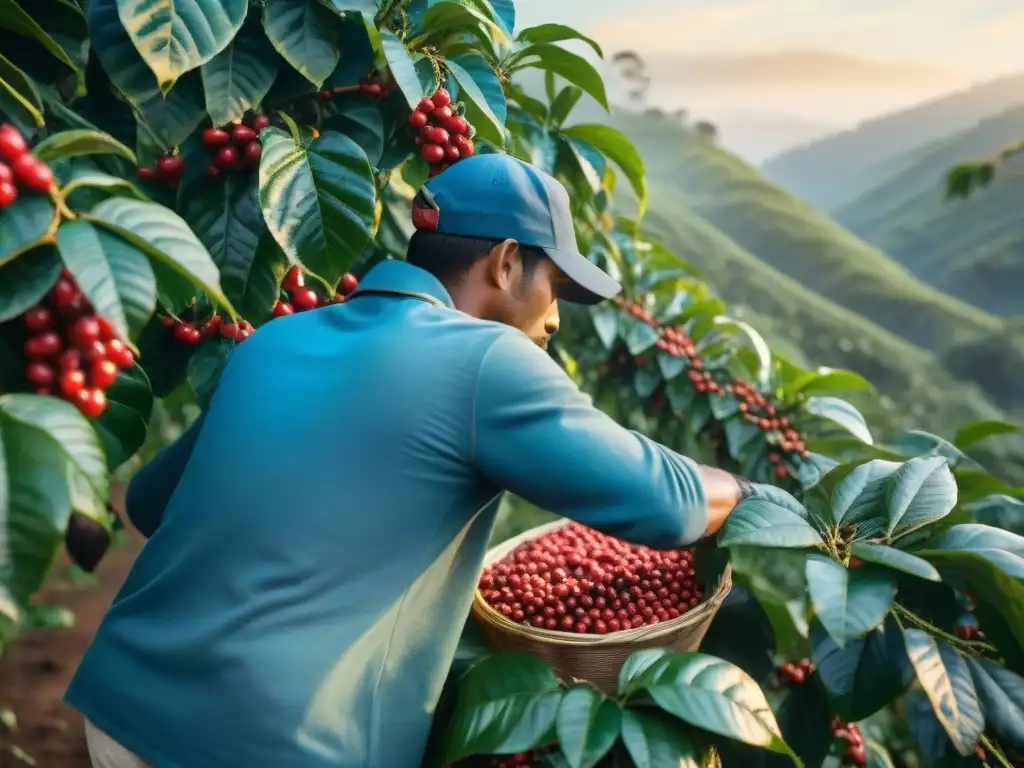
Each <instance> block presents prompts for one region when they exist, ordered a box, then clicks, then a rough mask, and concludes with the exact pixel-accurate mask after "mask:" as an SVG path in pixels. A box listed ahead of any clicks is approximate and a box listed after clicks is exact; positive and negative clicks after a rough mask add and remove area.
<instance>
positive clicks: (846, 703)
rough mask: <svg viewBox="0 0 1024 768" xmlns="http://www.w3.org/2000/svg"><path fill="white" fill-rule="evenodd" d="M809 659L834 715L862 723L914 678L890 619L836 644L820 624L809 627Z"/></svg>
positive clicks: (897, 628) (813, 622)
mask: <svg viewBox="0 0 1024 768" xmlns="http://www.w3.org/2000/svg"><path fill="white" fill-rule="evenodd" d="M810 640H811V658H812V660H813V661H814V665H815V666H816V667H817V669H818V677H819V679H820V680H821V682H822V685H823V686H824V687H825V691H826V692H827V693H828V696H829V699H830V700H831V702H832V706H833V707H834V708H835V711H836V713H837V714H838V715H839V716H840V717H842V718H843V719H844V720H848V721H857V720H863V719H864V718H866V717H869V716H870V715H873V714H874V713H875V712H877V711H878V710H880V709H881V708H882V707H884V706H885V705H886V704H889V703H890V702H891V701H893V700H894V699H895V698H896V697H898V696H899V695H901V694H902V693H903V691H905V690H906V688H907V686H908V685H909V684H910V681H911V679H912V678H913V671H912V669H911V667H910V665H909V662H908V661H907V656H906V651H905V649H904V647H903V637H902V635H901V633H900V630H899V627H898V626H897V625H896V622H895V621H893V620H892V619H889V620H887V621H886V622H885V623H884V624H883V625H882V626H880V627H878V628H877V629H874V630H872V631H871V632H870V633H869V634H868V635H867V637H864V638H861V639H858V640H852V641H850V642H849V643H847V644H846V645H845V646H844V647H840V646H839V645H837V644H836V642H835V640H833V639H832V637H831V636H830V635H829V634H828V632H827V631H826V630H825V628H824V627H823V626H822V625H821V622H819V621H812V622H811V628H810Z"/></svg>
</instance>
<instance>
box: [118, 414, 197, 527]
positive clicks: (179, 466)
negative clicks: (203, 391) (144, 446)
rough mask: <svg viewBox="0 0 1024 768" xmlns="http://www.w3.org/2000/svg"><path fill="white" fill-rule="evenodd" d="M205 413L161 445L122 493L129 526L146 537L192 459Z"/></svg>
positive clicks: (160, 516) (156, 525)
mask: <svg viewBox="0 0 1024 768" xmlns="http://www.w3.org/2000/svg"><path fill="white" fill-rule="evenodd" d="M205 420H206V414H205V413H204V414H202V415H200V417H199V418H198V419H196V420H195V421H194V422H193V423H192V426H190V427H189V428H188V429H187V430H185V432H184V433H183V434H182V435H181V437H179V438H178V439H177V440H175V441H174V442H173V443H171V444H170V445H168V446H167V447H166V448H164V449H163V450H162V451H160V453H158V454H157V455H156V457H154V459H153V460H152V461H150V462H149V463H148V464H146V465H145V466H143V467H142V469H140V470H139V471H138V472H136V473H135V476H134V477H133V478H132V480H131V482H130V483H129V484H128V491H127V493H126V494H125V500H124V506H125V511H126V512H127V513H128V519H129V520H131V521H132V525H134V526H135V527H136V528H138V530H139V532H140V533H141V534H142V535H143V536H145V537H146V538H147V539H148V538H149V537H151V536H152V535H153V534H154V533H155V532H156V529H157V528H159V527H160V523H161V521H163V518H164V511H165V510H166V509H167V504H168V502H170V500H171V496H173V495H174V491H175V489H176V488H177V487H178V481H179V480H181V475H182V473H183V472H184V471H185V467H186V466H187V465H188V462H189V459H190V458H192V448H193V447H194V446H195V444H196V439H197V438H198V437H199V432H200V430H201V429H202V426H203V422H204V421H205Z"/></svg>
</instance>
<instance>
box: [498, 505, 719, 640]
mask: <svg viewBox="0 0 1024 768" xmlns="http://www.w3.org/2000/svg"><path fill="white" fill-rule="evenodd" d="M479 588H480V593H481V595H482V596H483V599H484V600H485V601H486V602H487V603H488V604H489V605H491V606H492V607H493V608H494V609H495V610H497V611H499V612H500V613H501V614H502V615H503V616H505V617H507V618H509V619H511V620H512V621H514V622H517V623H520V624H526V625H529V626H533V627H537V628H540V629H549V630H555V631H561V632H575V633H578V634H597V635H605V634H608V633H610V632H619V631H622V630H626V629H636V628H637V627H642V626H645V625H647V626H650V625H654V624H658V623H660V622H663V621H669V620H671V619H676V618H679V617H680V616H682V615H683V614H684V613H686V612H687V611H688V610H689V609H691V608H694V607H696V606H697V605H699V604H700V602H701V601H702V600H703V597H704V596H703V592H702V591H701V588H700V585H699V584H698V583H697V579H696V571H695V570H694V565H693V553H692V552H690V551H689V550H675V551H669V552H662V551H658V550H653V549H650V548H648V547H643V546H638V545H634V544H628V543H626V542H624V541H621V540H619V539H616V538H614V537H612V536H607V535H605V534H603V533H599V532H598V531H595V530H593V529H591V528H587V527H586V526H583V525H580V524H579V523H570V524H569V525H567V526H565V527H564V528H560V529H559V530H557V531H552V532H551V533H547V534H545V535H543V536H541V537H539V538H537V539H534V540H533V541H530V542H527V543H525V544H522V545H520V546H519V547H517V548H516V549H515V550H513V551H512V552H511V553H509V554H508V555H507V556H506V557H504V558H503V559H502V560H499V561H498V562H496V563H494V564H492V565H490V566H488V567H487V568H486V569H484V573H483V575H482V576H481V578H480V583H479Z"/></svg>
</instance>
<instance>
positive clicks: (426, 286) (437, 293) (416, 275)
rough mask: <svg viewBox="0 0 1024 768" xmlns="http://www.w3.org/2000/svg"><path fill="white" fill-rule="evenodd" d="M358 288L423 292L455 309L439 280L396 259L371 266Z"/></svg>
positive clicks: (423, 270)
mask: <svg viewBox="0 0 1024 768" xmlns="http://www.w3.org/2000/svg"><path fill="white" fill-rule="evenodd" d="M359 288H360V289H363V290H375V291H387V290H392V291H410V292H412V293H425V294H427V295H428V296H433V297H434V298H435V299H437V300H438V301H440V302H443V303H444V304H445V306H447V307H449V308H451V309H455V302H453V301H452V297H451V295H450V294H449V293H448V291H447V289H446V288H445V287H444V285H442V284H441V281H440V280H438V279H437V278H436V277H434V276H433V275H432V274H430V273H429V272H427V271H426V270H425V269H420V268H419V267H414V266H413V265H412V264H409V263H407V262H404V261H399V260H397V259H388V260H387V261H382V262H380V263H379V264H377V265H376V266H375V267H373V268H372V269H371V270H370V271H369V272H367V273H366V274H365V275H364V276H363V279H362V280H360V281H359Z"/></svg>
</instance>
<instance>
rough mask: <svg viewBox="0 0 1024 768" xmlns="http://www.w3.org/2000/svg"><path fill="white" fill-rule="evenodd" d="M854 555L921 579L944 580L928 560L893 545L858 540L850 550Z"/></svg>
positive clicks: (867, 561)
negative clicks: (887, 545)
mask: <svg viewBox="0 0 1024 768" xmlns="http://www.w3.org/2000/svg"><path fill="white" fill-rule="evenodd" d="M850 552H851V554H852V555H853V556H854V557H859V558H860V559H861V560H863V561H864V562H865V563H875V564H876V565H883V566H885V567H886V568H892V569H893V570H895V571H902V572H903V573H909V574H910V575H911V576H917V577H918V578H919V579H925V580H927V581H942V577H941V576H939V572H938V571H937V570H936V569H935V566H933V565H932V564H931V563H929V562H928V561H927V560H922V559H921V558H920V557H917V556H916V555H912V554H910V553H909V552H904V551H903V550H900V549H894V548H893V547H886V546H883V545H881V544H870V543H868V542H865V541H858V542H856V543H855V544H854V545H853V548H852V549H851V550H850Z"/></svg>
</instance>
